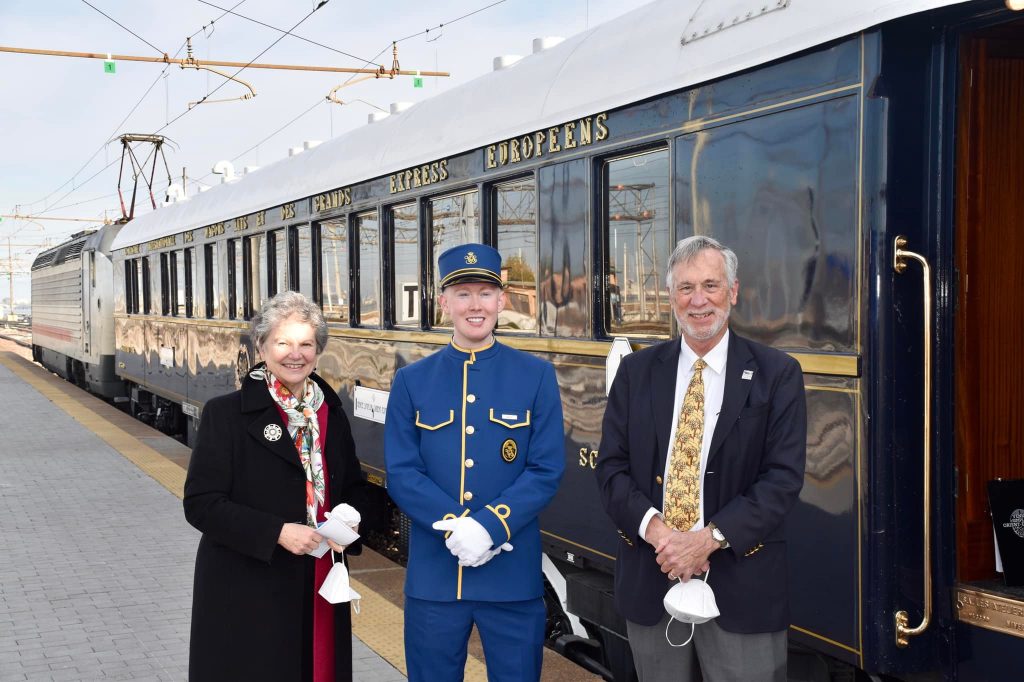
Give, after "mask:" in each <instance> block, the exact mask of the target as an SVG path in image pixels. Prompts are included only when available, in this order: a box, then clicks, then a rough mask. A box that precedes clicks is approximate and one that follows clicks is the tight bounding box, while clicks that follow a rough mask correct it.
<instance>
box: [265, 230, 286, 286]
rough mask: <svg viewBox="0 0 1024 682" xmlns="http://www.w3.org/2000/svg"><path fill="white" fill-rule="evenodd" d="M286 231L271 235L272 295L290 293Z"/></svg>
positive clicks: (278, 231)
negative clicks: (283, 292)
mask: <svg viewBox="0 0 1024 682" xmlns="http://www.w3.org/2000/svg"><path fill="white" fill-rule="evenodd" d="M285 235H286V233H285V231H284V230H274V231H273V232H271V233H270V244H269V248H270V255H271V257H272V263H271V270H270V275H271V278H270V295H271V296H273V295H274V294H279V293H281V292H282V291H288V240H287V239H286V236H285Z"/></svg>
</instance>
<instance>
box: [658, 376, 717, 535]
mask: <svg viewBox="0 0 1024 682" xmlns="http://www.w3.org/2000/svg"><path fill="white" fill-rule="evenodd" d="M706 366H707V363H706V362H704V361H703V360H701V359H700V358H698V359H697V361H696V362H695V363H693V378H692V379H690V386H689V388H687V389H686V397H685V398H683V406H682V408H681V409H680V410H679V418H678V420H677V421H676V437H675V440H674V441H673V442H672V458H671V460H670V461H669V466H668V480H667V481H666V482H665V505H664V515H665V521H666V522H667V523H668V525H670V526H672V527H673V528H675V529H676V530H682V531H687V530H690V528H692V527H693V524H695V523H697V519H699V518H700V449H701V444H702V442H703V440H704V368H705V367H706Z"/></svg>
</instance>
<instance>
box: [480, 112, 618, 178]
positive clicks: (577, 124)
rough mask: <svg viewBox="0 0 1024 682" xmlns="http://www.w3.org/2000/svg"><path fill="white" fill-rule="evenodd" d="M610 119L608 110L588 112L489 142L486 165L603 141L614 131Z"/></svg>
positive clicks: (499, 164) (506, 162) (519, 160)
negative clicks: (609, 123)
mask: <svg viewBox="0 0 1024 682" xmlns="http://www.w3.org/2000/svg"><path fill="white" fill-rule="evenodd" d="M607 122H608V112H602V113H600V114H598V115H597V116H587V117H586V118H581V119H578V120H576V121H569V122H568V123H563V124H562V125H560V126H554V127H553V128H546V129H545V130H538V131H537V132H535V133H530V134H528V135H523V136H522V137H513V138H509V139H507V140H504V141H502V142H498V143H496V144H492V145H488V146H487V147H486V148H485V149H484V165H485V166H486V167H487V168H488V169H491V168H500V167H501V166H509V165H512V164H516V163H520V162H522V161H529V160H530V159H539V158H541V157H542V156H544V154H545V153H547V154H557V153H558V152H561V151H565V150H567V149H576V148H577V147H586V146H587V145H590V144H593V143H594V142H603V141H604V140H607V139H608V137H609V135H610V131H609V130H608V125H607Z"/></svg>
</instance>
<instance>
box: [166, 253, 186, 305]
mask: <svg viewBox="0 0 1024 682" xmlns="http://www.w3.org/2000/svg"><path fill="white" fill-rule="evenodd" d="M184 265H185V264H184V263H183V262H182V259H181V257H180V255H179V254H178V252H177V251H171V252H169V253H168V254H167V278H168V283H169V285H170V286H168V287H167V298H168V299H169V301H168V311H167V312H168V314H169V315H172V316H174V317H180V316H182V315H184V314H185V296H184V291H183V290H182V289H183V288H184V286H185V278H184Z"/></svg>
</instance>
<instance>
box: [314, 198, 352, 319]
mask: <svg viewBox="0 0 1024 682" xmlns="http://www.w3.org/2000/svg"><path fill="white" fill-rule="evenodd" d="M348 263H349V249H348V219H347V218H335V219H334V220H325V221H324V222H322V223H320V264H321V265H320V272H321V273H322V278H321V285H320V307H321V309H323V311H324V317H325V318H327V319H328V320H333V321H336V322H348V300H349V298H348V297H349V281H348V277H349V272H348Z"/></svg>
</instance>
